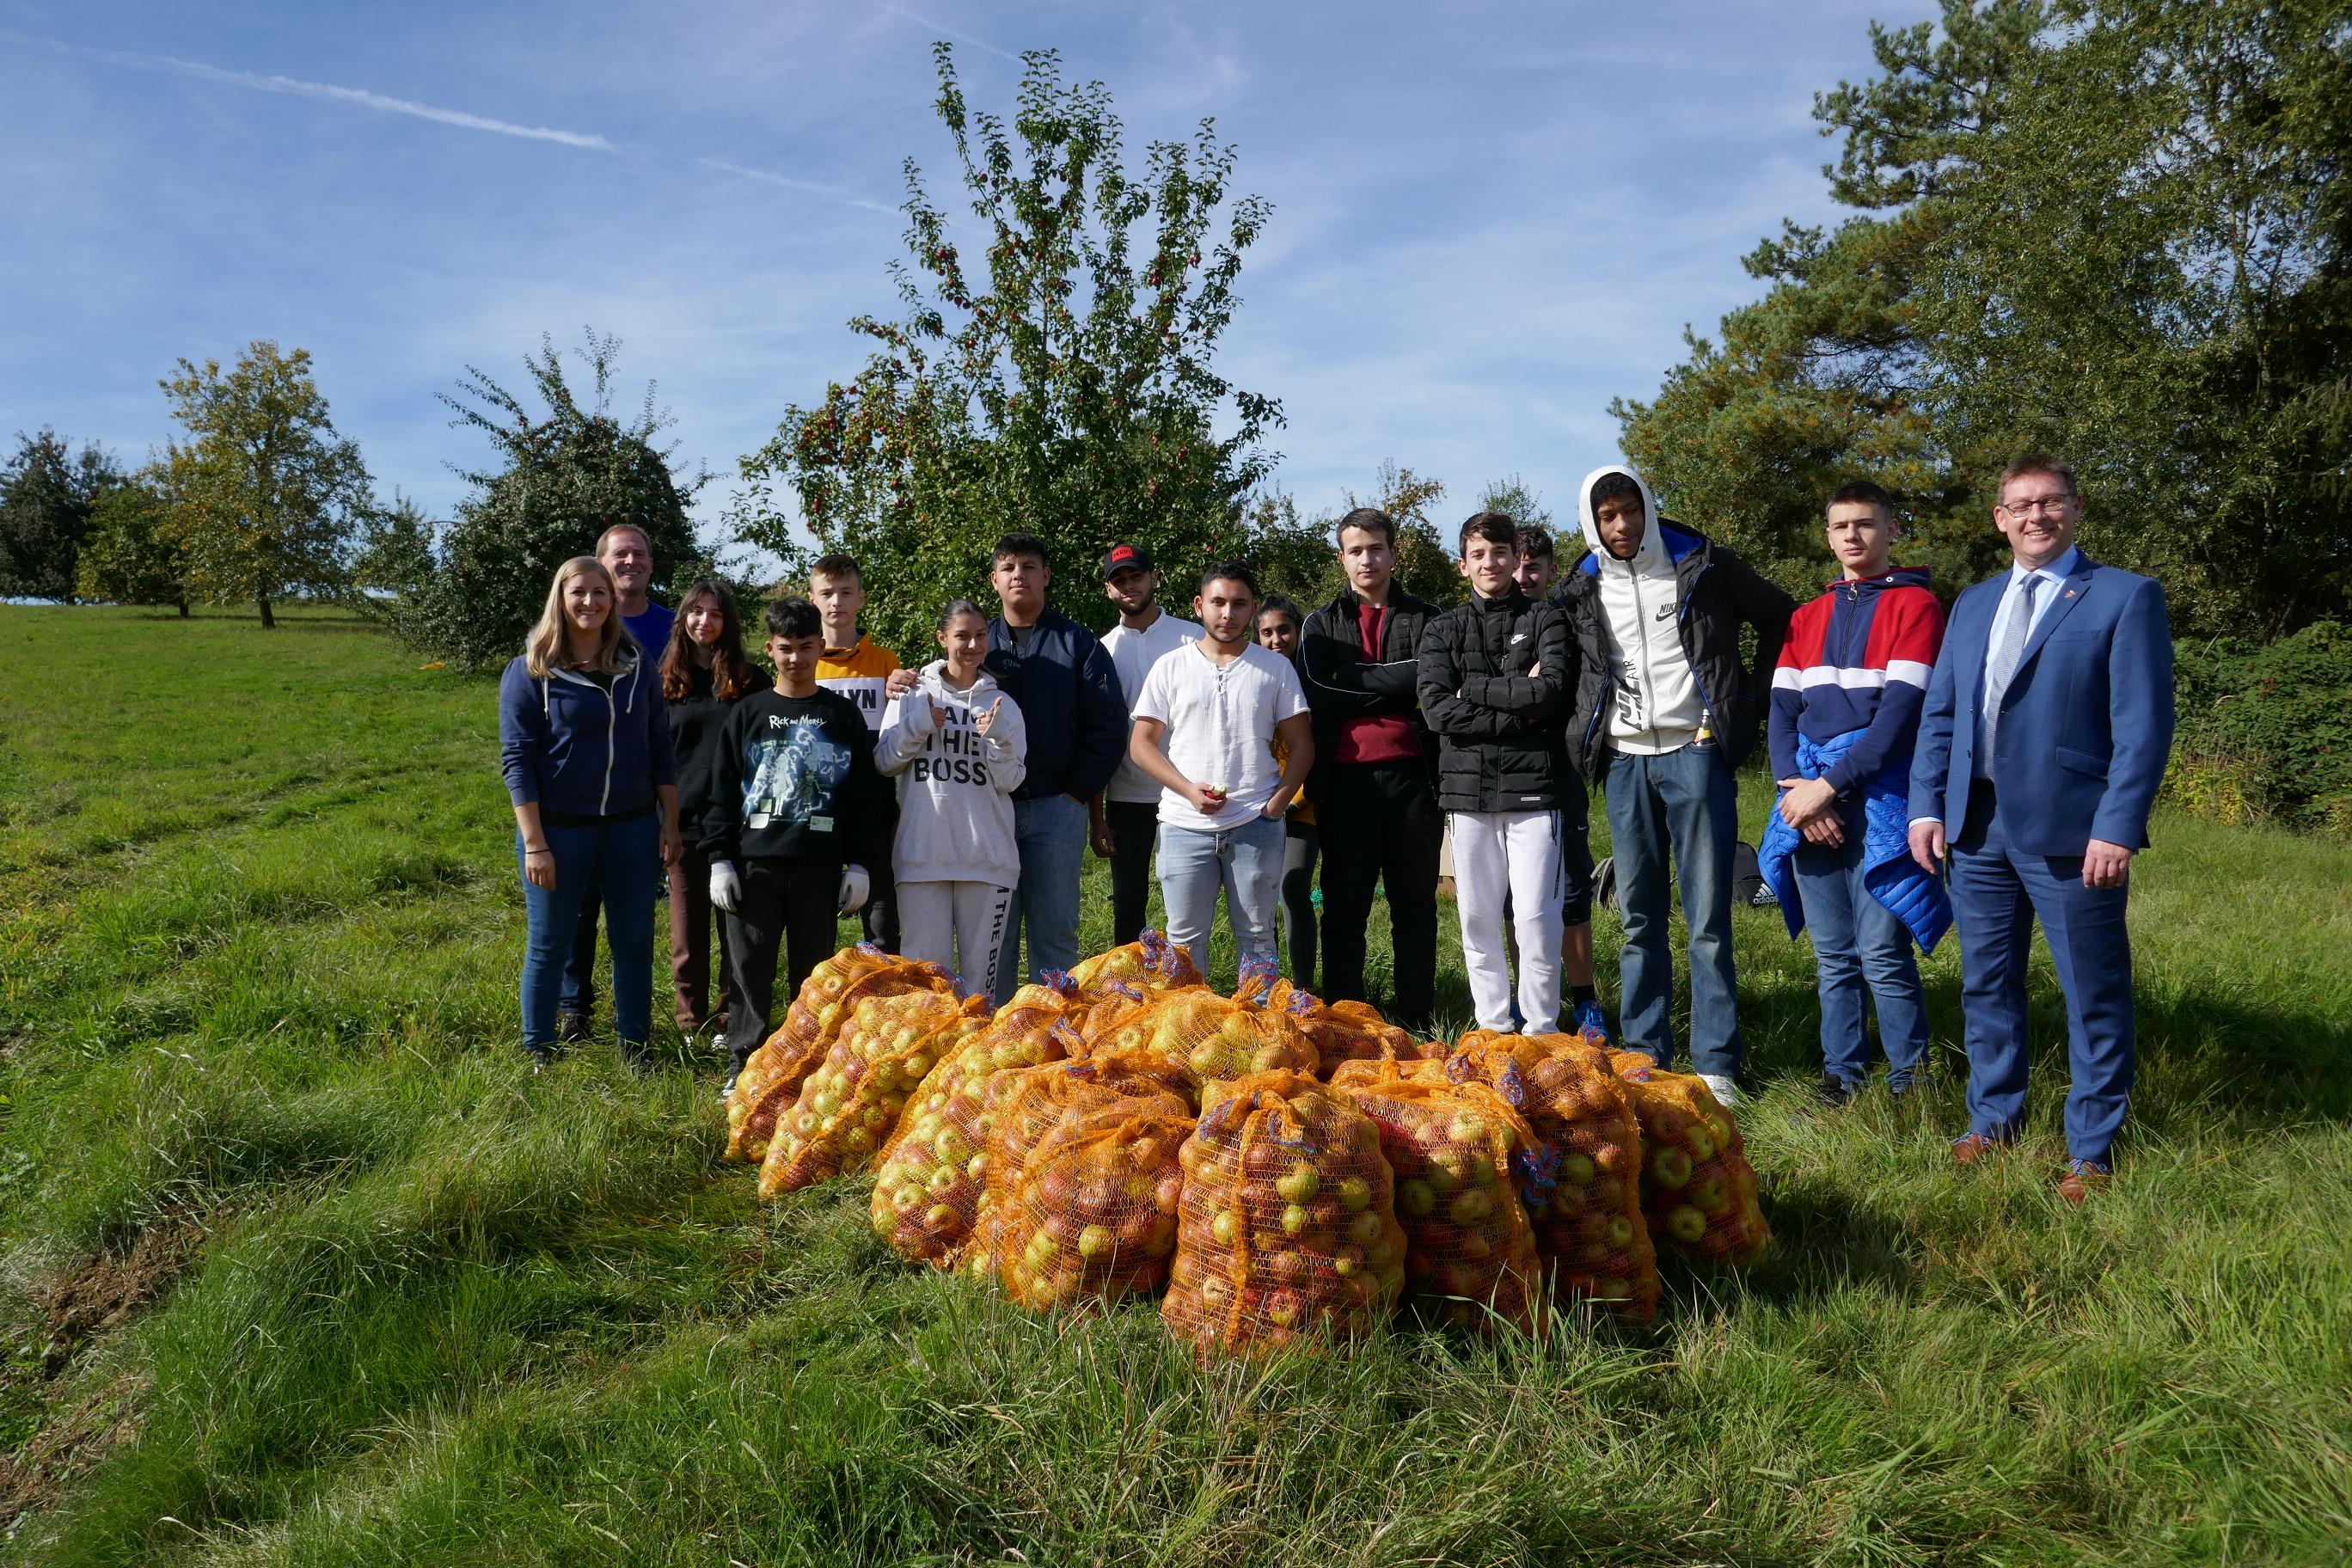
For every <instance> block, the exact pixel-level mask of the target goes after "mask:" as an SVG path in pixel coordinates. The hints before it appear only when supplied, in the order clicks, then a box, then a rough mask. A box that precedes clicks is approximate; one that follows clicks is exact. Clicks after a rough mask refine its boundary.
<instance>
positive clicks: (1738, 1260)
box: [727, 931, 1769, 1353]
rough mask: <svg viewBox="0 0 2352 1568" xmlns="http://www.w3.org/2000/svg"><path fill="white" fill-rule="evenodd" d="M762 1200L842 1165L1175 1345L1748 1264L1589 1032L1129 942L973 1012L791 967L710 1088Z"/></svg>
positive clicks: (961, 1240)
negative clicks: (1378, 1004) (1543, 1029)
mask: <svg viewBox="0 0 2352 1568" xmlns="http://www.w3.org/2000/svg"><path fill="white" fill-rule="evenodd" d="M728 1121H729V1143H728V1151H727V1152H728V1157H729V1158H730V1159H732V1160H738V1161H746V1162H751V1163H758V1164H760V1166H761V1183H760V1191H761V1196H762V1197H773V1196H776V1195H778V1194H782V1193H784V1192H789V1191H793V1190H795V1189H797V1188H799V1187H802V1186H806V1185H809V1184H813V1183H815V1182H818V1181H821V1180H824V1179H826V1178H829V1177H832V1176H835V1175H839V1174H845V1173H852V1172H856V1171H861V1170H866V1169H873V1170H875V1171H876V1173H877V1174H876V1181H875V1187H874V1193H873V1198H872V1205H871V1212H872V1218H873V1224H874V1228H875V1231H876V1233H877V1235H878V1236H880V1237H882V1238H883V1239H884V1240H885V1241H886V1242H887V1243H888V1244H889V1246H890V1247H892V1249H893V1250H895V1251H897V1252H898V1254H899V1255H900V1256H901V1257H903V1258H907V1259H908V1260H909V1261H910V1262H920V1263H927V1264H929V1265H930V1266H932V1267H934V1268H940V1269H942V1270H955V1271H959V1272H963V1273H967V1274H970V1275H971V1276H972V1277H974V1278H978V1279H988V1280H992V1281H994V1282H996V1283H997V1284H998V1285H999V1286H1000V1287H1001V1288H1002V1289H1004V1290H1005V1292H1006V1294H1007V1295H1008V1296H1009V1297H1010V1298H1011V1299H1012V1300H1015V1301H1017V1302H1019V1303H1020V1304H1022V1305H1023V1306H1024V1307H1028V1308H1031V1309H1033V1310H1073V1309H1098V1308H1100V1307H1102V1306H1104V1305H1106V1304H1108V1303H1109V1302H1112V1301H1115V1300H1121V1299H1123V1298H1128V1297H1140V1296H1149V1295H1150V1294H1152V1293H1154V1292H1157V1291H1160V1290H1161V1289H1163V1288H1164V1289H1165V1290H1166V1296H1165V1299H1164V1300H1163V1301H1162V1303H1161V1314H1162V1317H1163V1319H1164V1321H1166V1322H1167V1323H1168V1325H1169V1327H1170V1329H1171V1331H1173V1332H1174V1333H1175V1334H1176V1335H1177V1336H1178V1337H1179V1338H1180V1339H1181V1340H1183V1341H1185V1342H1188V1343H1190V1344H1192V1345H1193V1346H1195V1347H1196V1348H1198V1349H1199V1350H1200V1351H1201V1352H1203V1353H1207V1352H1212V1351H1215V1352H1227V1353H1248V1352H1261V1351H1272V1350H1280V1349H1283V1348H1286V1347H1291V1346H1311V1345H1328V1344H1333V1343H1340V1342H1348V1341H1351V1340H1354V1339H1357V1338H1360V1337H1361V1336H1362V1335H1363V1334H1365V1333H1367V1332H1369V1331H1371V1330H1372V1329H1373V1328H1374V1327H1375V1326H1376V1325H1378V1324H1379V1323H1381V1322H1382V1321H1386V1319H1387V1318H1388V1316H1389V1315H1390V1314H1391V1312H1392V1311H1393V1310H1394V1309H1395V1308H1396V1307H1397V1305H1398V1304H1399V1302H1400V1301H1409V1302H1412V1303H1413V1304H1414V1306H1415V1310H1416V1311H1420V1312H1425V1313H1426V1314H1428V1315H1430V1316H1433V1317H1434V1318H1436V1319H1437V1320H1439V1321H1446V1322H1452V1323H1456V1324H1460V1325H1463V1326H1465V1327H1467V1328H1470V1329H1472V1330H1474V1331H1490V1332H1491V1331H1497V1330H1502V1329H1509V1330H1520V1331H1530V1330H1533V1329H1536V1328H1538V1326H1540V1325H1541V1324H1542V1323H1543V1322H1544V1321H1546V1318H1547V1316H1548V1314H1549V1311H1550V1310H1552V1309H1553V1308H1554V1307H1557V1306H1565V1305H1569V1304H1577V1303H1580V1304H1583V1305H1584V1306H1585V1307H1586V1308H1587V1309H1588V1310H1592V1311H1597V1312H1605V1313H1608V1314H1610V1315H1613V1316H1615V1317H1618V1318H1620V1319H1622V1320H1626V1321H1643V1320H1646V1319H1648V1318H1649V1317H1651V1316H1653V1315H1654V1313H1655V1311H1656V1309H1657V1303H1658V1300H1659V1284H1658V1278H1657V1268H1656V1261H1655V1258H1656V1252H1655V1250H1654V1245H1653V1237H1655V1239H1656V1244H1657V1245H1658V1246H1663V1247H1666V1248H1667V1249H1669V1250H1671V1251H1673V1252H1675V1254H1677V1255H1678V1256H1681V1257H1684V1258H1688V1259H1691V1260H1693V1261H1696V1262H1702V1263H1707V1264H1712V1265H1729V1266H1738V1267H1749V1266H1753V1265H1755V1264H1757V1263H1759V1261H1760V1260H1761V1259H1762V1258H1763V1256H1764V1253H1765V1250H1766V1246H1767V1243H1768V1241H1769V1229H1768V1228H1767V1226H1766V1225H1765V1221H1764V1216H1763V1214H1762V1211H1761V1209H1760V1208H1759V1205H1758V1202H1757V1184H1756V1173H1755V1170H1754V1167H1753V1166H1752V1165H1750V1164H1749V1163H1748V1158H1747V1153H1746V1149H1745V1145H1744V1143H1743V1142H1742V1141H1741V1139H1740V1137H1739V1131H1738V1125H1737V1123H1736V1122H1735V1121H1733V1119H1732V1117H1731V1114H1730V1112H1729V1111H1727V1110H1725V1109H1723V1108H1722V1107H1721V1106H1720V1105H1718V1104H1717V1103H1716V1101H1715V1100H1714V1099H1713V1097H1712V1096H1711V1095H1709V1094H1708V1092H1707V1090H1706V1086H1705V1085H1704V1084H1702V1083H1700V1082H1699V1080H1698V1079H1695V1078H1687V1077H1684V1076H1682V1075H1679V1074H1673V1073H1665V1072H1661V1071H1658V1070H1656V1069H1654V1068H1650V1066H1649V1064H1648V1058H1643V1057H1639V1056H1627V1055H1622V1054H1621V1055H1618V1056H1616V1057H1615V1058H1612V1056H1611V1055H1610V1053H1609V1052H1608V1050H1607V1042H1606V1041H1605V1040H1604V1039H1602V1038H1601V1037H1598V1036H1582V1037H1579V1036H1563V1035H1548V1036H1540V1037H1526V1036H1517V1035H1492V1034H1486V1033H1483V1032H1479V1031H1473V1032H1472V1033H1471V1034H1469V1035H1466V1036H1465V1037H1463V1040H1462V1042H1461V1043H1460V1044H1459V1045H1458V1046H1456V1047H1452V1048H1449V1047H1445V1046H1444V1045H1441V1044H1438V1043H1434V1042H1429V1043H1420V1042H1415V1041H1413V1040H1412V1037H1410V1036H1408V1035H1406V1034H1405V1033H1404V1032H1403V1031H1402V1030H1399V1029H1396V1028H1395V1027H1394V1026H1391V1025H1389V1024H1387V1023H1386V1022H1384V1021H1383V1020H1381V1018H1380V1017H1379V1016H1378V1014H1377V1013H1375V1012H1373V1011H1372V1010H1371V1009H1370V1008H1368V1007H1365V1006H1363V1005H1361V1004H1342V1005H1339V1006H1337V1007H1328V1006H1326V1005H1324V1004H1322V1003H1321V1002H1319V1001H1318V1000H1317V999H1316V998H1315V997H1313V996H1311V995H1309V994H1307V993H1304V992H1299V991H1297V990H1295V989H1293V988H1291V987H1289V986H1287V985H1286V984H1282V983H1280V982H1276V981H1274V980H1273V979H1272V976H1271V975H1270V974H1269V973H1266V972H1265V971H1264V970H1254V971H1252V972H1250V973H1244V976H1243V979H1242V983H1241V984H1240V985H1239V986H1238V987H1237V989H1236V994H1235V995H1234V996H1232V997H1227V996H1223V995H1221V994H1217V993H1215V992H1213V991H1211V990H1210V989H1209V988H1208V987H1207V986H1206V985H1204V984H1202V981H1201V977H1200V975H1199V973H1197V972H1196V971H1195V970H1194V969H1193V967H1192V964H1191V963H1190V962H1189V960H1187V959H1186V957H1185V956H1184V954H1183V952H1181V950H1180V949H1175V948H1173V947H1171V945H1170V944H1169V943H1167V942H1165V940H1164V939H1162V938H1161V937H1160V935H1159V934H1158V933H1157V932H1150V931H1147V932H1145V933H1144V938H1143V940H1142V941H1140V942H1135V943H1130V944H1129V945H1127V946H1125V947H1121V948H1116V949H1113V950H1111V951H1110V952H1105V953H1101V954H1098V955H1097V956H1095V957H1093V958H1090V959H1087V961H1085V962H1084V963H1081V964H1079V965H1077V966H1076V968H1075V969H1074V970H1072V971H1071V973H1069V974H1067V975H1058V974H1056V975H1048V976H1046V977H1045V981H1044V982H1043V983H1041V984H1031V985H1025V986H1024V987H1022V988H1021V990H1020V991H1019V992H1018V993H1016V994H1015V995H1014V996H1013V999H1012V1000H1011V1001H1010V1002H1009V1003H1007V1004H1006V1005H1005V1006H1004V1007H1003V1008H1001V1009H997V1010H994V1011H991V1010H990V1009H989V1007H988V1006H987V1005H986V1003H985V1002H984V1001H983V1000H982V999H980V998H977V997H973V998H966V997H963V996H961V994H959V992H958V991H957V989H956V986H955V984H954V983H953V981H952V979H951V978H950V977H949V976H947V975H946V974H945V973H944V972H942V971H940V970H939V969H938V968H937V967H936V966H934V965H928V964H918V963H908V962H906V961H904V960H899V959H896V958H892V957H890V956H889V955H887V954H885V953H882V952H879V951H878V950H876V949H873V948H871V947H858V948H852V949H845V950H844V952H841V953H839V954H837V955H835V957H834V958H832V959H829V960H827V961H826V962H825V963H824V964H821V965H819V966H818V969H817V971H816V972H815V973H813V974H812V975H811V976H810V977H809V980H808V982H807V984H804V985H803V987H802V990H801V994H800V995H799V996H798V997H797V998H796V999H795V1000H794V1002H793V1005H792V1007H791V1009H790V1010H789V1011H788V1012H787V1015H786V1017H785V1022H784V1024H783V1026H782V1027H780V1028H779V1029H777V1031H776V1032H775V1034H774V1035H773V1036H772V1037H770V1039H769V1040H768V1041H767V1043H766V1044H764V1045H762V1046H761V1048H760V1050H759V1051H758V1052H755V1053H754V1054H753V1057H752V1058H751V1062H749V1063H747V1065H746V1067H745V1069H744V1071H743V1073H742V1074H741V1075H740V1077H739V1079H738V1082H737V1085H736V1089H735V1090H734V1093H733V1094H732V1096H731V1097H730V1101H729V1105H728Z"/></svg>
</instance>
